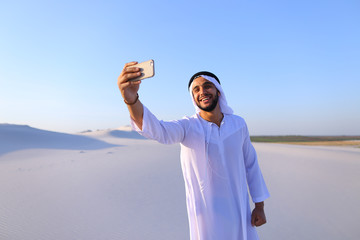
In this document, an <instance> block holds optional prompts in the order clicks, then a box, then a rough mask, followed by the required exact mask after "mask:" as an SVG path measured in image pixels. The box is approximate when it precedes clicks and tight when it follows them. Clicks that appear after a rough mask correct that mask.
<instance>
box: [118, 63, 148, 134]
mask: <svg viewBox="0 0 360 240" xmlns="http://www.w3.org/2000/svg"><path fill="white" fill-rule="evenodd" d="M135 64H137V62H129V63H126V64H125V66H124V68H123V70H122V72H121V74H120V76H119V77H118V82H117V84H118V87H119V90H120V92H121V95H122V97H123V99H124V102H125V103H126V105H127V107H128V109H129V113H130V117H131V118H132V119H133V120H134V122H135V123H136V125H137V126H138V127H139V128H140V129H142V125H143V115H144V108H143V105H142V103H141V102H140V100H139V95H138V91H139V88H140V83H141V81H129V80H131V79H133V78H135V77H138V76H140V74H141V73H140V69H139V68H137V67H131V66H133V65H135Z"/></svg>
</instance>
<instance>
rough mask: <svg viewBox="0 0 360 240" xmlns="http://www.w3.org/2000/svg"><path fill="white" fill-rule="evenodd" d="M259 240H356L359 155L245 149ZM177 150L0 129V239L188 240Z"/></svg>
mask: <svg viewBox="0 0 360 240" xmlns="http://www.w3.org/2000/svg"><path fill="white" fill-rule="evenodd" d="M254 147H255V149H256V150H257V152H258V157H259V163H260V166H261V168H262V171H263V175H264V178H265V180H266V182H267V185H268V188H269V191H270V194H271V197H270V198H269V199H268V200H266V201H265V211H266V213H267V220H268V223H267V224H265V225H264V226H262V227H260V228H258V233H259V236H260V239H262V240H279V239H287V240H307V239H308V240H310V239H311V240H313V239H326V240H335V239H354V240H355V239H358V238H359V236H360V229H359V227H358V216H359V215H360V206H359V204H358V203H359V201H360V191H359V189H360V149H359V148H351V147H338V146H337V147H334V146H300V145H286V144H268V143H254ZM179 151H180V147H179V145H161V144H159V143H156V142H154V141H151V140H146V139H143V138H142V137H141V136H139V135H138V134H137V133H135V132H132V131H130V129H128V128H119V129H113V130H103V131H96V132H87V133H82V134H64V133H56V132H49V131H45V130H40V129H34V128H31V127H29V126H19V125H11V124H0V193H1V195H0V239H5V240H45V239H46V240H49V239H57V240H80V239H84V240H92V239H93V240H105V239H107V240H115V239H116V240H118V239H120V240H122V239H124V240H125V239H126V240H128V239H131V240H132V239H134V240H137V239H139V240H140V239H141V240H143V239H149V240H155V239H156V240H161V239H164V240H165V239H166V240H168V239H174V240H177V239H179V240H180V239H189V233H188V224H187V214H186V206H185V192H184V183H183V178H182V173H181V168H180V157H179Z"/></svg>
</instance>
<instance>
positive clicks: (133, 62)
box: [124, 61, 138, 69]
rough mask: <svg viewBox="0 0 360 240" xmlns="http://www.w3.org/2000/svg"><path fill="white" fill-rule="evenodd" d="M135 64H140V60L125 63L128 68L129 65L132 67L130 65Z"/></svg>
mask: <svg viewBox="0 0 360 240" xmlns="http://www.w3.org/2000/svg"><path fill="white" fill-rule="evenodd" d="M135 64H138V62H136V61H132V62H128V63H125V66H124V69H125V68H127V67H130V66H133V65H135Z"/></svg>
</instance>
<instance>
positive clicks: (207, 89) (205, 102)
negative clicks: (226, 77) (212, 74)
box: [191, 77, 219, 112]
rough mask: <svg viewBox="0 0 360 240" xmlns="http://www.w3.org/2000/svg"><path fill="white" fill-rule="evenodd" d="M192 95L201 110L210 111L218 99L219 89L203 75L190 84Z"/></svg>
mask: <svg viewBox="0 0 360 240" xmlns="http://www.w3.org/2000/svg"><path fill="white" fill-rule="evenodd" d="M191 91H192V95H193V98H194V100H195V103H196V105H197V106H198V107H199V108H200V109H201V110H203V111H206V112H211V111H212V110H214V109H215V107H216V105H217V103H218V100H219V91H218V90H217V89H216V87H215V85H214V84H213V83H212V82H210V81H208V80H206V79H205V78H203V77H198V78H196V79H195V80H194V81H193V84H192V89H191Z"/></svg>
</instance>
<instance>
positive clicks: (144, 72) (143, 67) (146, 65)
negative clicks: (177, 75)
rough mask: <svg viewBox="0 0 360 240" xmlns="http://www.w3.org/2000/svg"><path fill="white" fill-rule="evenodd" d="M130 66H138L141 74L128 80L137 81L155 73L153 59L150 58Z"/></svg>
mask: <svg viewBox="0 0 360 240" xmlns="http://www.w3.org/2000/svg"><path fill="white" fill-rule="evenodd" d="M131 67H138V68H140V72H141V75H140V76H139V77H136V78H133V79H130V80H129V81H139V80H142V79H145V78H151V77H153V76H154V75H155V70H154V60H152V59H150V60H148V61H145V62H142V63H138V64H136V65H133V66H131Z"/></svg>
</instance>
